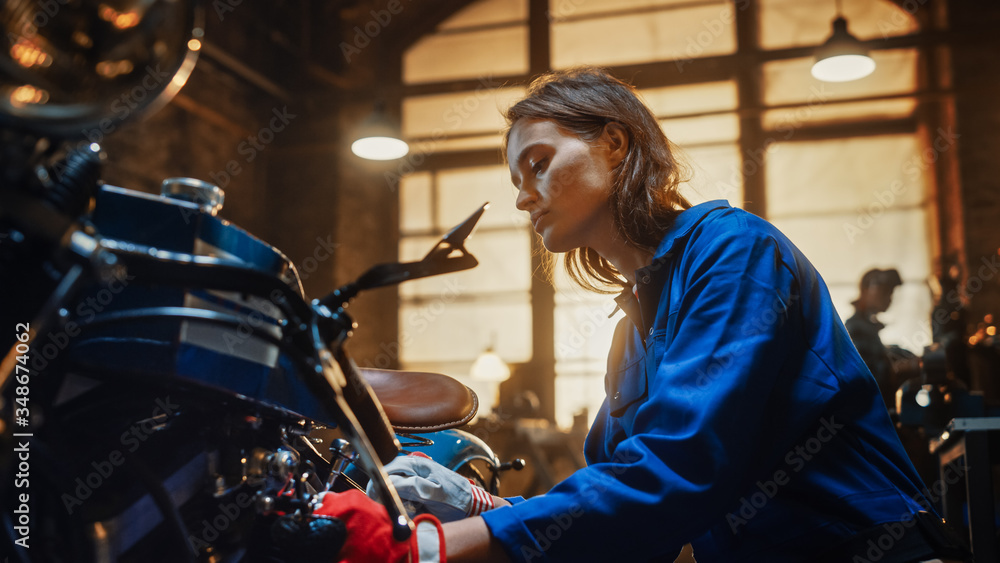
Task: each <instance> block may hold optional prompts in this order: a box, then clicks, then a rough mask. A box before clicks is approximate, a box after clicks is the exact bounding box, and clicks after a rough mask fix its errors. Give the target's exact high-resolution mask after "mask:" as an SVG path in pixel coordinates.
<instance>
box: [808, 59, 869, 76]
mask: <svg viewBox="0 0 1000 563" xmlns="http://www.w3.org/2000/svg"><path fill="white" fill-rule="evenodd" d="M874 71H875V61H873V60H872V58H871V57H869V56H867V55H851V54H848V55H837V56H833V57H827V58H825V59H822V60H818V61H816V63H815V64H813V67H812V75H813V77H815V78H816V79H818V80H822V81H824V82H849V81H851V80H858V79H861V78H864V77H866V76H868V75H869V74H871V73H872V72H874Z"/></svg>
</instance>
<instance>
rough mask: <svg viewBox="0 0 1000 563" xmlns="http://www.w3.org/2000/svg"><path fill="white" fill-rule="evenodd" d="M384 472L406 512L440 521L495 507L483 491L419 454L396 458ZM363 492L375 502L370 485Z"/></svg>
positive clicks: (375, 496)
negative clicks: (431, 515)
mask: <svg viewBox="0 0 1000 563" xmlns="http://www.w3.org/2000/svg"><path fill="white" fill-rule="evenodd" d="M385 472H386V473H388V475H389V480H390V481H392V485H393V486H394V487H395V488H396V491H397V492H398V493H399V497H400V498H401V499H402V500H403V503H404V504H406V505H407V509H408V510H410V511H411V512H417V513H430V514H433V515H434V516H436V517H437V518H438V519H439V520H440V521H442V522H451V521H453V520H461V519H462V518H467V517H469V516H476V515H479V514H482V513H483V512H486V511H487V510H490V509H492V508H494V506H495V502H494V500H493V495H491V494H490V493H488V492H487V491H486V490H484V489H483V488H481V487H479V486H477V485H474V484H473V483H472V481H470V480H469V479H466V478H465V477H462V476H461V475H459V474H458V473H455V472H454V471H452V470H450V469H448V468H447V467H445V466H443V465H441V464H439V463H437V462H436V461H434V460H432V459H430V458H428V457H425V456H422V455H404V456H399V457H397V458H396V459H394V460H392V461H391V462H389V463H388V464H387V465H386V466H385ZM367 493H368V496H369V497H371V498H373V499H375V500H379V499H378V494H377V491H375V490H374V489H373V487H372V486H371V484H369V485H368V490H367Z"/></svg>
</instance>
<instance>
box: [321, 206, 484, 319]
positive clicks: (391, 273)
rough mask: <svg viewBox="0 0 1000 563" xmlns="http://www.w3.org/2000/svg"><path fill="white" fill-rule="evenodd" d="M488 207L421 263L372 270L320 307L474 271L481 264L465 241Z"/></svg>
mask: <svg viewBox="0 0 1000 563" xmlns="http://www.w3.org/2000/svg"><path fill="white" fill-rule="evenodd" d="M489 206H490V204H489V202H486V203H484V204H482V205H480V206H479V208H478V209H476V211H475V212H473V213H472V215H469V217H468V218H467V219H466V220H465V221H462V222H461V223H459V224H458V225H457V226H455V227H454V228H452V229H451V230H450V231H448V233H447V234H445V235H444V236H443V237H441V240H440V241H438V243H437V244H436V245H434V248H432V249H431V250H430V252H428V253H427V255H425V256H424V257H423V258H422V259H421V260H420V261H419V262H404V263H399V262H395V263H389V264H377V265H375V266H372V267H371V268H369V269H368V270H367V271H366V272H365V273H363V274H361V277H359V278H358V279H357V280H356V281H354V282H352V283H349V284H347V285H345V286H344V287H341V288H340V289H338V290H336V291H334V292H333V293H331V294H329V295H327V296H326V297H324V298H322V299H320V300H319V301H320V303H321V304H323V305H325V306H327V307H329V308H333V307H337V306H340V305H342V304H344V303H347V302H348V301H350V300H351V299H353V298H354V297H355V296H356V295H357V294H358V293H360V292H361V291H364V290H366V289H375V288H378V287H385V286H388V285H395V284H397V283H400V282H404V281H407V280H415V279H420V278H426V277H430V276H437V275H441V274H449V273H452V272H460V271H462V270H468V269H470V268H475V267H476V266H477V265H478V264H479V261H478V260H476V258H475V257H474V256H473V255H472V254H470V253H469V251H468V250H466V249H465V241H466V240H467V239H468V238H469V237H470V236H472V233H473V231H475V229H476V224H477V223H479V219H480V217H482V216H483V213H484V212H485V211H486V210H487V209H488V208H489Z"/></svg>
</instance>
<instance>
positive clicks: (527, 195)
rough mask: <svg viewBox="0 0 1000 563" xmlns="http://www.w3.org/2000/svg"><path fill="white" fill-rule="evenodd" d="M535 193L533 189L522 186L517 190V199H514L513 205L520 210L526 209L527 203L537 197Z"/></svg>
mask: <svg viewBox="0 0 1000 563" xmlns="http://www.w3.org/2000/svg"><path fill="white" fill-rule="evenodd" d="M536 195H537V194H535V192H534V191H533V190H529V189H527V188H525V187H522V188H521V189H520V190H518V192H517V199H515V200H514V206H515V207H517V208H518V209H520V210H521V211H527V210H528V206H529V204H530V203H531V202H532V201H535V199H537V197H536Z"/></svg>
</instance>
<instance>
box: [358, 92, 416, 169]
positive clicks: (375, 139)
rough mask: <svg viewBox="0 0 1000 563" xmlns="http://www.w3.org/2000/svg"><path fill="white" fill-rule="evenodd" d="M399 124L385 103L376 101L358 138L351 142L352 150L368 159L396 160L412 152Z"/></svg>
mask: <svg viewBox="0 0 1000 563" xmlns="http://www.w3.org/2000/svg"><path fill="white" fill-rule="evenodd" d="M400 137H402V135H401V134H400V131H399V125H398V124H397V123H396V122H394V121H393V120H391V119H390V118H389V116H388V115H386V112H385V103H383V102H382V101H377V102H375V109H374V110H373V111H372V114H371V115H370V116H368V117H367V118H366V119H365V120H364V121H363V122H361V126H360V127H359V128H358V139H357V140H356V141H354V142H353V143H352V144H351V152H353V153H354V154H356V155H358V156H360V157H361V158H364V159H367V160H395V159H397V158H402V157H404V156H406V154H407V153H409V152H410V146H409V145H408V144H406V141H404V140H402V139H401V138H400Z"/></svg>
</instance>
